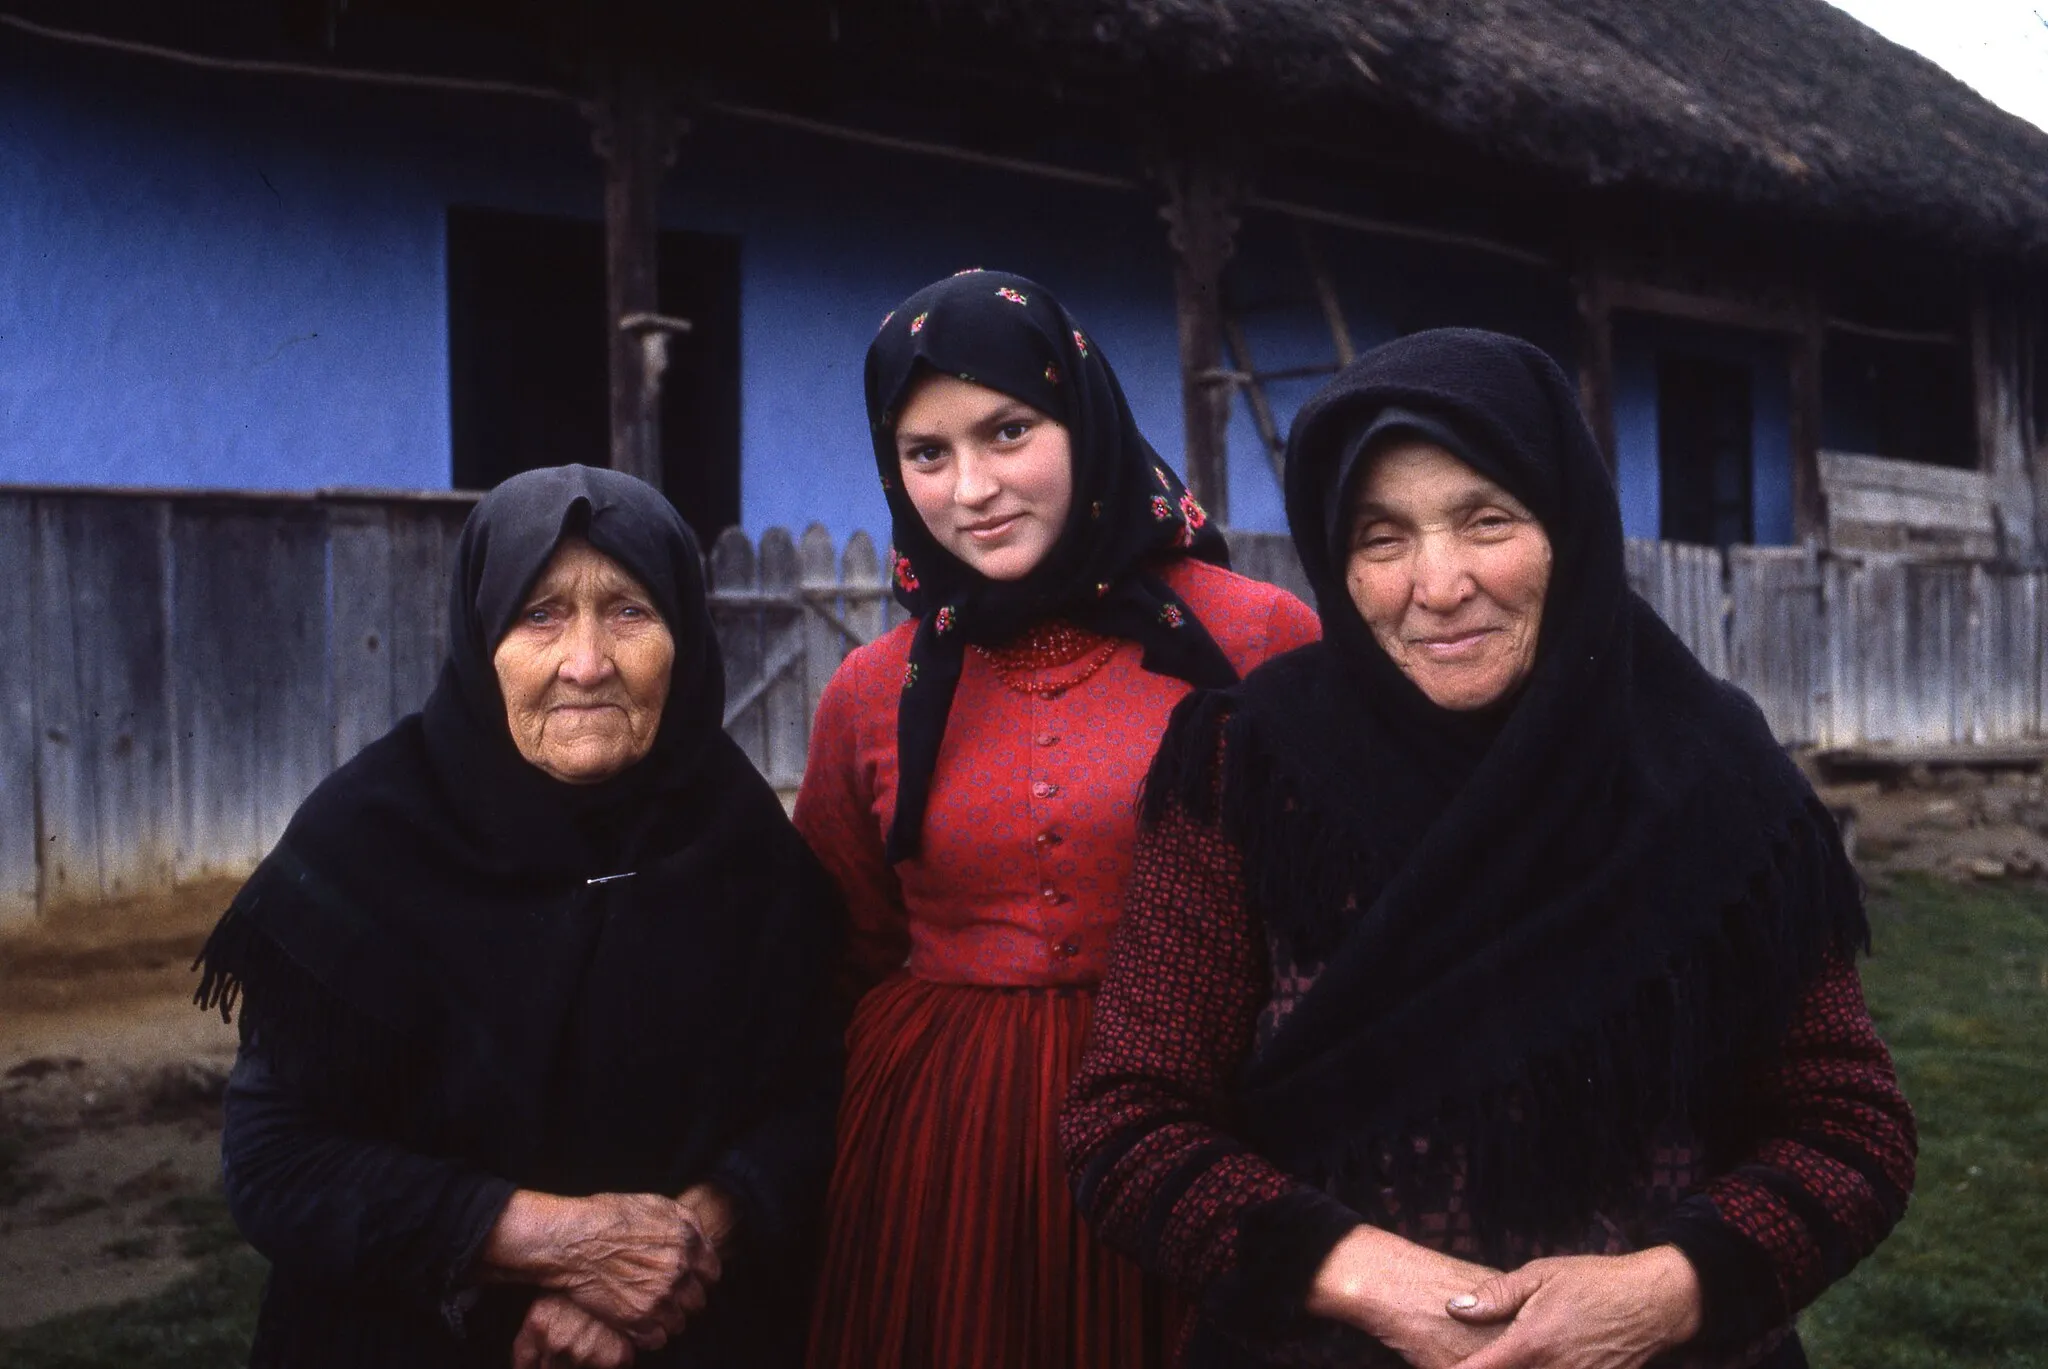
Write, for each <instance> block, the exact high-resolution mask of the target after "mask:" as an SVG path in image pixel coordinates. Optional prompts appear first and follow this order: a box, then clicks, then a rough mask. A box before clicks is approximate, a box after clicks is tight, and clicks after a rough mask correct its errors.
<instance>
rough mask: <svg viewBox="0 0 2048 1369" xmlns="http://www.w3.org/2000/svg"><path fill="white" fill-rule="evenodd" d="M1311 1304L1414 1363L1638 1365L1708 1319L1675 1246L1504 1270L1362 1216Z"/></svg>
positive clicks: (1550, 1368) (1507, 1367)
mask: <svg viewBox="0 0 2048 1369" xmlns="http://www.w3.org/2000/svg"><path fill="white" fill-rule="evenodd" d="M1307 1306H1308V1311H1309V1312H1311V1313H1312V1314H1314V1315H1316V1316H1321V1317H1328V1318H1331V1319H1333V1320H1336V1321H1342V1322H1346V1323H1348V1324H1350V1325H1352V1326H1356V1327H1358V1328H1359V1329H1360V1330H1362V1331H1364V1332H1365V1333H1366V1334H1368V1335H1370V1336H1372V1337H1374V1338H1375V1339H1377V1340H1379V1341H1381V1342H1383V1343H1384V1344H1386V1345H1387V1346H1389V1347H1390V1348H1391V1349H1393V1350H1395V1351H1396V1352H1397V1353H1399V1354H1400V1355H1401V1357H1402V1358H1404V1359H1406V1360H1407V1361H1408V1363H1409V1364H1411V1365H1413V1366H1415V1369H1638V1367H1639V1366H1640V1365H1642V1364H1643V1363H1644V1362H1645V1361H1647V1360H1649V1359H1650V1358H1651V1357H1653V1356H1655V1355H1656V1354H1658V1353H1660V1352H1661V1351H1663V1350H1666V1349H1669V1348H1671V1347H1673V1346H1676V1345H1681V1344H1683V1343H1684V1342H1686V1341H1688V1340H1690V1339H1692V1337H1693V1336H1694V1335H1695V1334H1697V1333H1698V1331H1699V1322H1700V1292H1699V1279H1698V1276H1697V1275H1695V1274H1694V1272H1693V1268H1692V1264H1691V1262H1690V1261H1688V1260H1687V1259H1686V1258H1685V1256H1684V1255H1682V1254H1680V1253H1679V1251H1678V1250H1677V1249H1676V1248H1675V1247H1672V1246H1657V1247H1654V1248H1652V1249H1649V1250H1642V1251H1638V1252H1636V1253H1634V1254H1630V1255H1568V1256H1562V1257H1558V1258H1554V1259H1544V1260H1532V1261H1530V1262H1529V1263H1528V1264H1526V1265H1523V1266H1522V1267H1521V1268H1520V1269H1517V1270H1515V1271H1513V1272H1512V1273H1506V1274H1503V1273H1501V1272H1499V1271H1497V1270H1493V1269H1489V1268H1487V1267H1486V1266H1484V1265H1479V1264H1472V1263H1469V1262H1467V1261H1464V1260H1458V1259H1453V1258H1452V1257H1450V1256H1448V1255H1440V1254H1438V1253H1436V1252H1435V1251H1432V1250H1428V1249H1426V1248H1424V1247H1422V1246H1419V1245H1416V1244H1414V1243H1413V1242H1411V1241H1406V1240H1403V1239H1402V1238H1400V1237H1399V1236H1395V1235H1393V1234H1391V1233H1389V1232H1385V1231H1380V1230H1377V1229H1375V1228H1373V1227H1364V1226H1362V1227H1359V1228H1357V1229H1355V1230H1354V1231H1352V1232H1351V1234H1350V1235H1348V1236H1346V1237H1345V1238H1344V1239H1343V1240H1342V1241H1339V1242H1338V1243H1337V1246H1336V1248H1335V1249H1334V1250H1332V1251H1331V1252H1330V1255H1329V1258H1328V1259H1326V1260H1325V1261H1324V1262H1323V1265H1322V1268H1321V1269H1320V1270H1319V1271H1318V1272H1317V1274H1316V1279H1315V1283H1314V1285H1313V1286H1312V1287H1311V1289H1310V1293H1309V1299H1308V1305H1307Z"/></svg>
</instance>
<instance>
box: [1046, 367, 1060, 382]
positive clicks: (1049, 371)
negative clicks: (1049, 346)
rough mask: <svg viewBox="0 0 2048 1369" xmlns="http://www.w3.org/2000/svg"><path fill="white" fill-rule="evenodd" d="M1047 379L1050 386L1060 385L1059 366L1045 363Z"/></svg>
mask: <svg viewBox="0 0 2048 1369" xmlns="http://www.w3.org/2000/svg"><path fill="white" fill-rule="evenodd" d="M1045 378H1046V381H1047V382H1048V383H1050V384H1053V385H1057V384H1059V383H1060V368H1059V367H1057V366H1055V365H1053V364H1052V363H1051V362H1050V361H1048V362H1046V363H1045Z"/></svg>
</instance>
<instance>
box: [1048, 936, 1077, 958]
mask: <svg viewBox="0 0 2048 1369" xmlns="http://www.w3.org/2000/svg"><path fill="white" fill-rule="evenodd" d="M1052 953H1053V954H1054V955H1057V956H1071V955H1079V954H1080V953H1081V943H1080V942H1078V941H1076V940H1074V938H1072V937H1068V938H1067V939H1066V940H1065V941H1061V942H1057V943H1055V944H1054V946H1053V948H1052Z"/></svg>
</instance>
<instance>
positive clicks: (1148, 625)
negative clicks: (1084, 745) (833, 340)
mask: <svg viewBox="0 0 2048 1369" xmlns="http://www.w3.org/2000/svg"><path fill="white" fill-rule="evenodd" d="M928 375H948V376H957V377H959V378H960V379H962V380H966V381H971V382H973V383H974V384H977V385H981V386H984V387H986V388H988V389H991V390H995V391H998V392H1000V393H1002V394H1006V395H1008V396H1010V397H1011V398H1012V399H1017V400H1021V401H1022V402H1023V403H1026V404H1029V405H1030V406H1031V407H1032V408H1034V409H1037V410H1038V411H1039V412H1041V413H1043V414H1046V415H1048V416H1049V417H1051V418H1053V419H1055V420H1057V421H1058V422H1059V423H1061V424H1062V425H1063V426H1064V427H1065V428H1066V430H1067V433H1068V438H1069V441H1070V442H1071V444H1072V448H1073V478H1074V490H1073V500H1072V503H1071V505H1070V506H1069V510H1068V514H1067V521H1066V524H1065V526H1064V527H1063V528H1062V529H1061V530H1060V534H1059V537H1058V540H1057V541H1056V542H1055V543H1054V544H1053V547H1052V549H1051V550H1050V551H1048V552H1047V553H1046V556H1045V559H1044V560H1043V561H1041V562H1040V563H1039V564H1038V565H1037V566H1036V567H1034V568H1033V569H1032V570H1031V572H1030V573H1029V574H1027V575H1026V576H1024V577H1023V578H1022V579H1020V580H1016V581H1007V582H999V581H994V580H990V579H988V578H987V577H985V576H983V575H980V574H979V573H977V572H975V571H974V570H972V569H970V568H969V567H968V566H967V565H966V564H965V563H963V562H962V561H960V560H959V558H957V557H955V556H954V555H952V553H950V552H948V551H946V550H945V549H943V548H942V547H940V546H939V544H938V542H937V541H936V540H935V539H934V538H933V537H932V535H931V531H930V530H929V529H928V528H927V527H926V526H925V523H924V520H923V519H922V518H921V517H920V516H919V515H918V512H917V509H916V507H915V506H914V505H912V503H911V502H910V498H909V495H908V494H907V493H906V492H905V491H904V489H903V480H902V476H901V474H900V471H899V468H898V466H899V463H898V458H897V453H896V423H897V420H898V418H899V417H900V416H901V414H902V410H903V405H904V403H905V402H906V400H907V399H908V398H909V396H910V393H911V391H912V389H913V388H914V387H915V385H916V384H917V382H918V381H919V380H920V379H922V378H923V377H925V376H928ZM866 388H867V405H868V420H869V424H870V426H871V429H872V432H873V437H874V446H875V464H876V468H877V470H878V471H879V473H880V475H881V479H882V488H883V490H884V491H885V492H886V494H887V496H888V500H889V514H890V519H891V537H892V540H893V544H894V547H895V556H896V564H895V566H894V571H893V573H894V578H895V585H896V598H897V600H898V602H900V603H901V604H902V605H903V606H904V607H905V608H906V609H908V610H909V611H910V612H911V614H913V615H914V616H915V617H916V618H917V619H918V620H919V621H918V626H917V633H916V636H915V638H914V639H913V640H912V642H911V647H910V668H909V672H908V675H907V678H906V679H905V681H904V686H903V698H902V702H901V703H900V704H899V705H898V708H897V726H896V733H897V762H898V774H899V778H898V785H897V799H896V813H895V817H894V820H893V821H892V822H891V824H890V827H889V840H888V858H889V859H890V860H891V861H897V860H905V859H908V858H910V857H912V856H914V855H916V854H917V852H918V850H919V848H920V844H921V840H922V833H923V826H924V811H925V803H926V800H927V798H928V796H929V793H930V788H931V776H932V770H933V767H934V766H935V765H936V764H937V763H938V755H939V744H940V742H941V741H942V739H943V738H944V736H945V730H946V717H947V714H948V713H949V712H950V711H951V708H952V703H953V692H954V689H955V688H956V687H957V685H958V684H959V680H960V670H961V666H962V663H963V660H964V656H965V652H966V649H967V646H968V644H969V643H978V644H983V645H990V644H994V643H998V642H1002V641H1005V640H1007V639H1010V638H1012V637H1015V636H1016V635H1017V634H1018V633H1020V632H1022V631H1023V630H1024V629H1026V628H1028V627H1031V626H1032V625H1033V624H1036V623H1039V622H1043V621H1045V620H1047V619H1052V618H1058V619H1064V620H1065V621H1068V622H1071V623H1074V624H1075V625H1077V626H1080V627H1084V628H1089V629H1091V630H1093V631H1096V632H1100V633H1103V634H1104V635H1107V636H1111V637H1122V638H1127V639H1130V640H1133V641H1136V642H1138V643H1140V644H1141V645H1142V646H1143V647H1144V649H1145V657H1144V665H1145V669H1147V670H1150V671H1155V672H1157V673H1159V674H1162V675H1171V676H1174V677H1175V678H1177V679H1182V680H1186V681H1188V682H1189V683H1191V684H1196V685H1210V686H1213V685H1224V684H1229V683H1231V682H1233V681H1235V680H1236V678H1237V672H1236V670H1235V669H1233V668H1232V666H1231V665H1230V662H1229V660H1228V659H1227V658H1226V657H1225V656H1224V655H1223V652H1222V649H1221V648H1219V647H1218V646H1217V645H1216V642H1215V639H1214V638H1212V637H1211V636H1210V635H1209V632H1208V629H1206V628H1205V627H1203V626H1202V624H1201V622H1200V621H1199V620H1198V619H1197V618H1196V617H1195V615H1194V612H1193V611H1192V610H1191V609H1189V608H1188V606H1187V605H1186V604H1185V603H1183V602H1182V601H1181V599H1180V597H1179V596H1178V595H1176V594H1175V593H1174V592H1173V591H1172V589H1170V588H1169V587H1168V586H1167V585H1166V583H1165V581H1164V580H1162V579H1161V578H1160V577H1159V575H1158V574H1157V565H1158V563H1159V561H1161V560H1162V559H1165V558H1170V557H1174V556H1194V557H1198V558H1200V559H1202V560H1204V561H1210V562H1214V563H1215V564H1217V565H1227V564H1228V553H1227V551H1226V549H1225V547H1224V544H1223V537H1222V535H1221V534H1220V533H1219V532H1218V531H1217V530H1216V529H1215V528H1214V527H1213V526H1211V525H1210V524H1209V521H1208V518H1207V515H1205V514H1204V513H1203V511H1202V509H1201V506H1200V505H1198V504H1196V503H1195V501H1194V498H1193V496H1192V495H1190V494H1189V493H1188V492H1187V490H1186V488H1185V487H1184V486H1183V485H1182V484H1181V482H1180V479H1179V477H1178V476H1176V475H1175V474H1174V473H1173V472H1172V471H1171V470H1170V469H1168V467H1167V465H1166V463H1165V462H1164V461H1162V460H1160V458H1159V454H1158V453H1157V452H1155V451H1153V450H1152V446H1151V444H1150V443H1149V442H1147V441H1146V440H1145V438H1144V436H1143V435H1142V434H1141V433H1139V431H1138V426H1137V423H1136V421H1135V420H1134V419H1133V418H1132V417H1131V409H1130V405H1129V404H1128V403H1126V402H1125V400H1124V394H1123V389H1122V387H1120V386H1119V385H1118V384H1117V380H1116V374H1115V372H1113V371H1112V370H1111V369H1110V367H1109V362H1108V360H1107V358H1105V357H1104V356H1103V355H1102V349H1101V347H1100V346H1099V345H1097V344H1096V342H1095V341H1094V340H1093V339H1092V338H1090V337H1088V336H1087V335H1086V334H1085V333H1083V332H1082V331H1081V329H1080V326H1079V325H1078V324H1076V323H1075V322H1074V320H1073V319H1072V318H1071V317H1070V316H1069V315H1068V314H1067V312H1066V310H1064V309H1062V308H1061V307H1060V305H1059V302H1058V301H1057V300H1055V299H1054V298H1053V297H1052V294H1051V292H1050V291H1048V290H1046V289H1045V287H1043V286H1041V285H1038V284H1036V283H1035V282H1033V281H1029V280H1026V279H1024V278H1023V277H1022V276H1012V275H1007V274H1004V273H1002V272H997V271H964V272H961V273H960V274H959V275H956V276H953V277H950V278H948V279H946V280H942V281H938V282H936V283H935V284H932V285H928V286H926V287H925V288H924V289H922V290H920V291H918V292H917V293H916V294H914V295H912V296H911V297H910V298H909V299H907V300H905V301H904V302H903V303H902V304H900V305H898V306H897V307H896V308H895V310H894V311H892V312H891V313H890V314H889V316H888V317H887V318H885V319H884V320H883V321H882V329H881V332H880V333H879V334H877V335H876V337H875V340H874V342H873V343H872V344H871V345H870V346H869V348H868V356H867V368H866Z"/></svg>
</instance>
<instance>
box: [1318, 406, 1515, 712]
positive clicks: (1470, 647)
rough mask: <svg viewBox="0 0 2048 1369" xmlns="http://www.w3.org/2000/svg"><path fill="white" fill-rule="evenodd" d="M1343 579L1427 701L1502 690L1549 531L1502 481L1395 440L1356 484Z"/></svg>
mask: <svg viewBox="0 0 2048 1369" xmlns="http://www.w3.org/2000/svg"><path fill="white" fill-rule="evenodd" d="M1350 545H1351V553H1350V557H1349V560H1348V561H1347V562H1346V565H1345V584H1346V587H1347V588H1349V589H1350V591H1351V602H1352V603H1354V604H1356V605H1357V606H1358V612H1359V614H1360V616H1362V617H1363V618H1364V619H1365V622H1366V626H1367V627H1369V628H1371V629H1372V635H1373V637H1374V638H1375V639H1376V640H1377V641H1378V642H1379V644H1380V649H1381V650H1383V651H1385V652H1386V653H1387V655H1388V656H1390V657H1391V658H1393V662H1394V664H1395V665H1397V666H1399V667H1400V668H1401V670H1402V673H1404V674H1406V675H1407V676H1408V678H1409V679H1411V680H1413V681H1414V682H1415V685H1416V688H1418V689H1420V690H1421V691H1422V692H1423V694H1424V695H1425V696H1427V697H1428V699H1429V701H1430V702H1431V703H1434V704H1436V705H1437V706H1438V707H1439V708H1448V709H1454V710H1459V711H1464V710H1468V709H1475V708H1484V707H1486V706H1487V705H1488V704H1491V703H1494V702H1496V701H1498V700H1500V699H1504V698H1506V697H1507V696H1508V695H1509V694H1511V693H1512V692H1513V691H1514V690H1515V689H1517V688H1518V687H1519V686H1520V685H1521V683H1522V682H1523V681H1524V680H1526V679H1527V678H1528V677H1529V672H1530V671H1531V670H1532V669H1533V668H1534V667H1535V664H1536V639H1537V634H1538V632H1539V630H1540V629H1541V628H1542V626H1543V596H1544V593H1545V592H1546V591H1547V590H1548V589H1549V587H1550V538H1549V537H1547V536H1546V535H1545V534H1544V531H1543V526H1542V524H1540V523H1538V522H1537V521H1536V519H1535V518H1534V517H1533V516H1532V515H1531V514H1530V512H1529V510H1528V509H1526V508H1524V507H1523V506H1522V504H1521V503H1520V502H1519V501H1518V500H1516V499H1515V497H1514V496H1513V495H1511V494H1509V493H1508V492H1507V491H1506V490H1504V489H1502V488H1501V487H1500V486H1498V485H1496V484H1494V483H1493V482H1492V481H1491V480H1488V479H1487V478H1486V477H1485V476H1483V475H1481V474H1480V473H1479V472H1477V471H1475V470H1473V469H1472V468H1471V467H1470V466H1468V465H1466V464H1465V463H1464V462H1462V461H1460V460H1459V459H1458V458H1457V457H1455V456H1453V455H1451V454H1450V453H1449V452H1447V451H1445V450H1444V449H1443V448H1442V447H1439V446H1437V445H1436V444H1434V443H1431V442H1425V441H1420V440H1414V441H1404V442H1397V443H1395V444H1393V445H1391V446H1389V447H1388V448H1386V450H1384V451H1382V452H1381V453H1380V454H1379V455H1378V456H1377V457H1375V458H1374V459H1373V464H1372V465H1371V467H1369V468H1368V469H1367V471H1366V474H1365V476H1364V478H1363V479H1362V480H1361V481H1360V482H1359V489H1358V494H1357V501H1356V503H1355V504H1354V505H1353V512H1352V522H1351V544H1350Z"/></svg>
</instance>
